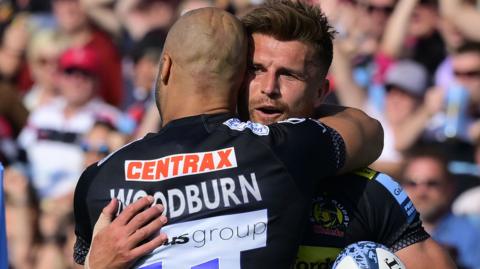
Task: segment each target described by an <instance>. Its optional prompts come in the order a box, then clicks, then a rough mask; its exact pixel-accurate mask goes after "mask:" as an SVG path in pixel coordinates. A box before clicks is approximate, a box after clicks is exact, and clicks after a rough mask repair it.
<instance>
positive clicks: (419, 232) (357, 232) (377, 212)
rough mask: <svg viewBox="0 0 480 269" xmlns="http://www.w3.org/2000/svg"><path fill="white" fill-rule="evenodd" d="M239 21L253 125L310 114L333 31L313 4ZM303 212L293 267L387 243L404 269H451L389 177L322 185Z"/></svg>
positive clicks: (274, 8)
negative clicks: (363, 244) (247, 50)
mask: <svg viewBox="0 0 480 269" xmlns="http://www.w3.org/2000/svg"><path fill="white" fill-rule="evenodd" d="M242 22H243V24H244V26H245V27H246V29H247V33H248V34H249V35H250V36H252V43H253V45H252V46H251V48H253V50H252V53H253V55H251V57H249V59H251V60H250V63H249V70H248V74H249V76H248V77H249V78H248V81H247V83H246V85H248V90H245V91H244V93H246V94H247V96H246V97H244V98H243V99H244V100H246V101H244V104H243V105H240V108H248V109H247V110H248V115H249V117H250V119H251V120H252V121H254V122H260V123H263V124H270V123H273V122H279V121H283V120H286V119H287V118H291V117H315V118H318V117H320V116H321V115H315V112H319V113H320V114H322V113H323V112H322V111H321V110H322V109H323V108H324V107H320V109H319V110H318V111H315V104H319V103H321V102H322V99H323V97H324V96H325V94H326V93H327V89H328V80H326V78H325V77H326V75H327V72H328V69H329V67H330V64H331V62H332V56H333V49H332V39H333V29H332V27H331V26H330V25H329V24H328V21H327V19H326V17H325V16H324V14H322V12H321V10H320V9H319V8H318V7H315V6H310V5H306V4H302V3H301V2H292V1H288V0H280V1H274V2H273V1H272V2H267V3H265V4H264V5H261V6H259V7H258V8H256V9H253V10H251V11H250V12H249V13H247V14H246V15H245V16H244V17H243V18H242ZM319 170H320V169H319ZM323 182H324V183H323V184H322V186H321V188H320V189H319V190H318V192H317V193H316V195H315V197H314V199H313V201H312V204H311V208H310V212H309V214H308V218H309V227H308V229H307V230H306V231H305V233H304V236H303V241H302V244H301V247H300V249H299V252H298V255H297V259H296V261H295V266H294V267H293V268H331V266H332V265H333V262H334V261H335V258H336V256H337V255H338V253H339V252H340V251H341V250H342V249H343V248H345V247H346V246H347V245H349V244H351V243H354V242H358V241H362V240H368V241H375V242H378V243H381V244H384V245H386V246H388V247H389V248H390V249H392V250H393V251H394V252H395V253H396V254H397V255H398V256H399V257H400V258H401V259H402V261H403V262H404V263H405V265H406V266H407V268H409V269H417V268H418V269H420V268H454V265H453V262H452V260H451V259H450V257H449V256H448V255H447V254H446V252H445V251H444V250H443V249H442V248H441V247H440V246H439V245H438V244H437V243H435V242H434V241H433V240H432V239H431V238H430V237H429V235H428V234H427V233H426V232H425V231H424V229H423V227H422V223H421V221H420V219H419V214H418V213H417V211H416V209H415V207H414V206H413V203H412V202H411V201H410V199H409V198H408V196H407V195H406V194H405V192H403V190H402V189H401V187H400V186H399V184H398V183H397V182H396V181H395V180H393V179H392V178H390V177H389V176H388V175H386V174H383V173H378V172H376V171H373V170H371V169H368V168H365V169H360V170H357V171H355V172H353V173H348V174H346V175H343V176H337V177H335V179H331V180H327V181H323Z"/></svg>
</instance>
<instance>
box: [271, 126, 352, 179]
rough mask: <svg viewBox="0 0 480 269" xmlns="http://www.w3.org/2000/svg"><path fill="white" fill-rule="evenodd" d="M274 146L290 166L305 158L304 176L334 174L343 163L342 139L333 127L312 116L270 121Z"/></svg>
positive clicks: (296, 164) (296, 165)
mask: <svg viewBox="0 0 480 269" xmlns="http://www.w3.org/2000/svg"><path fill="white" fill-rule="evenodd" d="M269 127H270V130H271V137H272V139H273V144H274V145H273V146H274V150H275V151H276V153H277V155H278V156H280V158H282V159H283V160H284V161H285V162H286V164H287V165H288V166H289V167H299V166H298V163H300V162H306V163H308V164H309V166H308V167H312V168H314V169H312V171H310V172H309V173H311V174H307V175H306V176H307V177H311V178H314V177H315V178H319V177H325V176H332V175H335V174H336V172H337V171H338V170H339V169H340V168H342V167H343V165H344V163H345V154H346V153H345V143H344V141H343V138H342V137H341V136H340V134H339V133H338V132H337V131H335V130H334V129H332V128H330V127H328V126H326V125H324V124H322V123H321V122H319V121H316V120H313V119H296V118H292V119H288V120H285V121H282V122H279V123H277V124H273V125H270V126H269Z"/></svg>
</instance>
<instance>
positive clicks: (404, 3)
mask: <svg viewBox="0 0 480 269" xmlns="http://www.w3.org/2000/svg"><path fill="white" fill-rule="evenodd" d="M417 3H418V0H401V1H399V2H398V4H397V6H396V7H395V10H394V11H393V14H392V16H390V18H389V20H388V22H387V25H386V29H385V32H384V36H383V39H382V43H381V46H380V49H381V51H382V52H383V53H384V54H385V55H387V56H389V57H392V58H397V57H399V56H400V52H401V51H402V47H403V44H404V41H405V38H406V36H407V31H408V25H409V23H410V18H411V17H412V14H413V11H414V9H415V6H416V5H417Z"/></svg>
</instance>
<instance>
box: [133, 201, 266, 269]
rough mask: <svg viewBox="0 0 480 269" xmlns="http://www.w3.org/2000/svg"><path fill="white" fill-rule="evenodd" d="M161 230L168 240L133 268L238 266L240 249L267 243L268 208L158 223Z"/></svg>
mask: <svg viewBox="0 0 480 269" xmlns="http://www.w3.org/2000/svg"><path fill="white" fill-rule="evenodd" d="M162 232H164V233H166V234H167V235H168V243H167V244H165V245H162V246H160V247H158V248H157V249H155V250H154V251H153V252H152V253H150V254H148V255H146V256H145V257H143V258H142V259H141V260H139V261H138V262H137V263H136V264H135V266H134V268H143V269H153V268H156V269H159V268H161V269H176V268H187V269H190V268H191V269H194V268H197V269H199V268H202V269H207V268H208V269H214V268H215V269H240V268H241V252H242V251H246V250H252V249H257V248H262V247H265V246H266V245H267V232H268V211H267V209H261V210H257V211H252V212H246V213H240V214H232V215H223V216H217V217H211V218H204V219H200V220H195V221H189V222H182V223H178V224H171V225H166V226H164V227H162ZM179 238H181V239H179ZM173 242H176V243H173ZM186 254H188V255H186Z"/></svg>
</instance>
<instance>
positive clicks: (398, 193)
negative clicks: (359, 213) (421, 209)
mask: <svg viewBox="0 0 480 269" xmlns="http://www.w3.org/2000/svg"><path fill="white" fill-rule="evenodd" d="M375 180H377V181H378V182H380V183H381V184H382V185H383V186H384V187H385V188H386V189H387V190H388V191H389V192H390V194H392V196H393V197H394V198H395V200H396V201H397V203H398V204H399V205H400V206H401V207H402V208H403V209H404V211H405V214H406V215H407V221H408V223H412V221H413V220H414V219H415V215H416V213H417V210H416V209H415V206H414V205H413V203H412V201H411V200H410V198H409V197H408V196H407V194H406V193H405V191H404V190H403V188H402V186H400V184H398V182H396V181H395V180H393V179H392V178H391V177H390V176H388V175H386V174H383V173H380V174H378V176H377V178H376V179H375Z"/></svg>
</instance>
